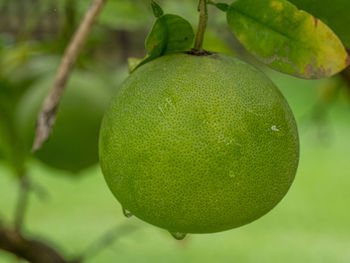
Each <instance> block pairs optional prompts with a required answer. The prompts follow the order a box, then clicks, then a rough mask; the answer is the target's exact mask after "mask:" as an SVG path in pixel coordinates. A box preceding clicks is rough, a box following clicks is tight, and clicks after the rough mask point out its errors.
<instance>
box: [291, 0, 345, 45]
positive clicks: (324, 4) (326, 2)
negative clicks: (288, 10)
mask: <svg viewBox="0 0 350 263" xmlns="http://www.w3.org/2000/svg"><path fill="white" fill-rule="evenodd" d="M289 1H290V2H291V3H293V4H295V5H296V6H297V7H298V8H299V9H302V10H305V11H307V12H308V13H310V14H312V15H314V16H315V17H317V18H319V19H321V20H322V21H323V22H324V23H326V24H327V25H328V26H329V27H330V28H332V29H333V31H334V32H335V33H336V34H337V35H338V36H339V38H340V39H341V40H342V41H343V43H344V46H345V47H346V48H350V30H349V25H350V15H349V12H350V1H349V0H332V1H330V0H289Z"/></svg>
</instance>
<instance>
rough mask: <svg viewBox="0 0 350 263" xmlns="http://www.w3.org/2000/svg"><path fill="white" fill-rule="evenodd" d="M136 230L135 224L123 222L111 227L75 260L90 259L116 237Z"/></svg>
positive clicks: (109, 244) (115, 239)
mask: <svg viewBox="0 0 350 263" xmlns="http://www.w3.org/2000/svg"><path fill="white" fill-rule="evenodd" d="M134 230H136V226H133V225H129V224H123V225H118V226H115V227H113V228H112V229H110V230H108V231H107V232H106V233H105V234H103V235H102V236H101V237H100V238H99V239H97V240H96V241H95V242H93V243H92V244H91V245H90V246H88V247H87V249H86V250H85V252H84V253H82V255H81V256H80V257H79V258H78V259H77V260H76V261H77V262H83V261H84V259H89V260H90V259H91V258H93V257H95V256H96V255H98V254H99V253H100V252H101V251H102V250H103V249H106V248H107V247H108V246H111V245H112V244H113V243H114V242H115V241H117V239H119V238H121V237H122V236H124V235H126V234H129V233H131V232H133V231H134Z"/></svg>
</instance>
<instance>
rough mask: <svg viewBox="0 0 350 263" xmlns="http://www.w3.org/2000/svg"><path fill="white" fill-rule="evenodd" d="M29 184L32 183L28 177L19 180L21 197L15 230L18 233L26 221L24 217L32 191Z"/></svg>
mask: <svg viewBox="0 0 350 263" xmlns="http://www.w3.org/2000/svg"><path fill="white" fill-rule="evenodd" d="M29 184H30V183H29V179H28V177H27V175H22V176H21V177H20V178H19V196H18V201H17V206H16V210H15V229H16V231H17V232H19V231H20V230H21V227H22V224H23V221H24V216H25V213H26V211H27V207H28V199H29V191H30V186H29Z"/></svg>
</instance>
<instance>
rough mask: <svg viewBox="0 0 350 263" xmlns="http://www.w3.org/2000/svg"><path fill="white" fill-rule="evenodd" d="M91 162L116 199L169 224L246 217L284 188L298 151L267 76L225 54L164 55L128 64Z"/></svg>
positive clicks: (194, 226) (191, 229)
mask: <svg viewBox="0 0 350 263" xmlns="http://www.w3.org/2000/svg"><path fill="white" fill-rule="evenodd" d="M99 154H100V164H101V167H102V171H103V174H104V176H105V179H106V181H107V183H108V185H109V187H110V189H111V191H112V192H113V194H114V195H115V196H116V198H117V199H118V200H119V201H120V203H121V204H122V206H123V207H124V208H125V209H127V210H129V211H130V212H131V213H132V214H134V215H135V216H137V217H139V218H140V219H143V220H144V221H146V222H149V223H151V224H153V225H156V226H159V227H161V228H164V229H167V230H169V231H172V232H183V233H210V232H218V231H223V230H227V229H231V228H235V227H239V226H242V225H244V224H247V223H249V222H251V221H253V220H255V219H257V218H259V217H261V216H262V215H264V214H265V213H267V212H268V211H270V210H271V209H272V208H273V207H274V206H275V205H276V204H277V203H278V202H279V201H280V200H281V199H282V198H283V196H284V195H285V194H286V193H287V191H288V189H289V187H290V185H291V184H292V182H293V179H294V176H295V173H296V169H297V166H298V160H299V139H298V132H297V127H296V123H295V120H294V117H293V114H292V112H291V110H290V108H289V106H288V104H287V102H286V101H285V99H284V98H283V96H282V95H281V93H280V92H279V90H278V89H277V88H276V87H275V85H274V84H273V83H272V82H271V81H270V80H269V79H268V78H267V77H266V76H265V75H264V74H263V73H261V72H260V71H258V70H257V69H255V68H254V67H252V66H250V65H248V64H246V63H244V62H242V61H240V60H238V59H236V58H234V57H231V56H226V55H218V54H214V55H210V56H202V57H198V56H192V55H188V54H176V55H169V56H164V57H161V58H158V59H156V60H155V61H152V62H150V63H148V64H146V65H144V66H142V67H140V68H139V69H137V70H136V71H135V72H134V73H133V74H132V75H131V76H130V77H129V78H128V79H127V80H126V81H125V82H124V84H123V85H122V87H121V88H120V89H119V90H118V92H117V94H116V96H115V97H114V98H113V99H112V103H111V106H110V108H109V110H108V111H107V112H106V115H105V117H104V120H103V122H102V127H101V132H100V142H99Z"/></svg>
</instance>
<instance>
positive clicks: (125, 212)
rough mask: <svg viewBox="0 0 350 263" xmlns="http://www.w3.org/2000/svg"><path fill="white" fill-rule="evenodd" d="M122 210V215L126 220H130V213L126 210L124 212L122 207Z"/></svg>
mask: <svg viewBox="0 0 350 263" xmlns="http://www.w3.org/2000/svg"><path fill="white" fill-rule="evenodd" d="M122 210H123V215H124V216H125V217H126V218H130V217H132V213H130V212H129V211H128V210H126V209H125V208H124V207H123V208H122Z"/></svg>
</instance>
